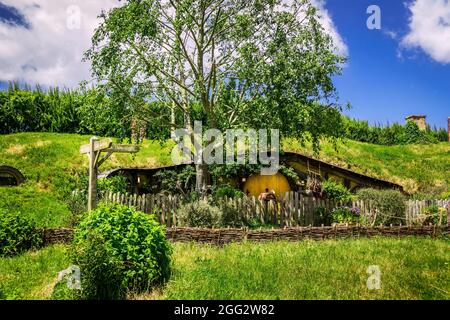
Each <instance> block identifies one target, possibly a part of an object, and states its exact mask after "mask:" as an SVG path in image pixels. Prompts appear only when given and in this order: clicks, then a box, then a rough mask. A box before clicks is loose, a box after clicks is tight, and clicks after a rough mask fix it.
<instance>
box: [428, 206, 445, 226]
mask: <svg viewBox="0 0 450 320" xmlns="http://www.w3.org/2000/svg"><path fill="white" fill-rule="evenodd" d="M423 214H424V217H423V221H422V223H423V224H430V223H431V224H433V225H435V226H438V225H446V224H447V210H446V208H442V207H439V206H437V205H431V206H428V207H426V208H425V210H424V212H423Z"/></svg>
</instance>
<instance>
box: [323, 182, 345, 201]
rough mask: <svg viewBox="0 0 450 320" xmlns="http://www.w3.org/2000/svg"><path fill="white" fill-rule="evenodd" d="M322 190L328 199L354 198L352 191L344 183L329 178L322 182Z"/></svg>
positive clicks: (343, 199)
mask: <svg viewBox="0 0 450 320" xmlns="http://www.w3.org/2000/svg"><path fill="white" fill-rule="evenodd" d="M322 192H323V193H324V194H325V196H326V197H327V198H328V199H331V200H336V201H342V202H348V201H350V200H352V193H351V192H350V191H349V190H348V189H347V188H346V187H345V186H344V185H342V184H340V183H337V182H335V181H333V180H327V181H325V182H324V183H323V184H322Z"/></svg>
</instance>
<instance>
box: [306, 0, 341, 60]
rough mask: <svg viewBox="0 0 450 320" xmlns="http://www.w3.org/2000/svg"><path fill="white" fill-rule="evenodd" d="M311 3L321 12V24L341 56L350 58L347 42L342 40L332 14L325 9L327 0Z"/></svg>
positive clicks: (314, 0)
mask: <svg viewBox="0 0 450 320" xmlns="http://www.w3.org/2000/svg"><path fill="white" fill-rule="evenodd" d="M311 3H312V4H313V5H314V6H315V7H316V8H317V9H318V10H319V15H320V16H321V19H320V23H321V24H322V26H323V27H324V29H325V31H326V32H328V34H330V35H331V37H332V38H333V41H334V45H335V46H336V49H337V52H338V53H339V54H341V55H344V56H348V47H347V44H346V43H345V41H344V40H343V39H342V37H341V35H340V34H339V31H338V29H337V27H336V25H335V24H334V22H333V19H332V17H331V14H330V13H329V12H328V10H327V9H326V7H325V4H326V1H325V0H312V1H311Z"/></svg>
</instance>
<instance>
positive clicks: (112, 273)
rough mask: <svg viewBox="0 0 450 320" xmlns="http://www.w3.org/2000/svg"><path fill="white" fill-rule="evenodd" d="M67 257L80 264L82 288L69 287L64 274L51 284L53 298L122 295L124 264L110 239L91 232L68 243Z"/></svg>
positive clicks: (111, 296) (98, 298) (100, 298)
mask: <svg viewBox="0 0 450 320" xmlns="http://www.w3.org/2000/svg"><path fill="white" fill-rule="evenodd" d="M70 257H71V261H72V262H73V263H74V264H75V265H76V266H77V267H79V268H80V275H81V279H80V280H81V288H82V290H75V289H70V288H69V287H68V286H67V279H66V278H64V279H63V280H62V281H60V283H58V284H57V285H56V286H55V289H54V291H53V298H54V299H58V300H67V299H82V300H117V299H123V298H124V297H125V294H126V292H127V283H126V281H125V275H126V272H125V271H126V265H125V264H124V263H123V261H122V260H121V258H120V257H119V256H118V255H117V254H115V250H114V248H112V247H111V243H107V242H106V241H105V240H104V239H103V238H102V237H101V236H99V235H97V234H91V235H89V236H88V238H87V239H85V240H83V241H80V242H78V243H75V244H74V245H72V247H71V249H70Z"/></svg>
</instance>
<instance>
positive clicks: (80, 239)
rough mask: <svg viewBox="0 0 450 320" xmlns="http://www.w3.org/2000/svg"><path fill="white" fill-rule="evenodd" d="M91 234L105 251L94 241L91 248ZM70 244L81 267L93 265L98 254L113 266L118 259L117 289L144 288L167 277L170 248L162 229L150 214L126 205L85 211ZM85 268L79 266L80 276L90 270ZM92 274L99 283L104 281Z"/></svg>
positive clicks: (142, 289)
mask: <svg viewBox="0 0 450 320" xmlns="http://www.w3.org/2000/svg"><path fill="white" fill-rule="evenodd" d="M92 235H95V236H96V237H99V238H100V239H101V241H103V242H104V248H105V252H106V253H105V252H102V251H101V250H100V249H99V246H100V245H99V243H98V241H97V242H95V243H94V244H95V248H97V249H96V250H94V249H95V248H92V243H89V241H92V240H91V237H92ZM74 247H75V248H78V253H76V255H78V258H76V257H75V260H76V261H75V262H77V261H78V262H81V266H83V265H84V266H89V265H91V266H95V265H96V264H97V262H98V261H100V260H101V259H102V258H101V259H100V258H98V255H100V256H101V257H103V256H105V257H106V256H107V257H108V261H110V262H111V263H110V267H111V266H116V265H117V264H116V263H115V262H114V263H113V261H119V262H120V268H119V271H120V272H119V273H118V274H120V278H121V283H122V285H121V288H122V289H124V290H127V291H134V292H142V291H146V290H148V289H149V288H150V287H151V286H153V285H156V284H160V283H163V282H165V281H167V280H168V279H169V276H170V264H171V253H172V248H171V246H170V244H169V242H168V241H167V240H166V234H165V228H164V227H163V226H161V225H159V223H158V222H157V221H156V219H155V217H154V216H153V215H146V214H144V213H142V212H138V211H136V210H135V209H133V208H130V207H127V206H123V205H118V204H114V205H102V206H100V207H99V208H97V209H96V210H94V211H92V212H89V213H87V214H86V215H85V216H84V217H83V219H82V220H81V221H80V224H79V226H78V228H77V229H76V230H75V235H74ZM80 248H81V249H80ZM86 248H87V249H86ZM83 250H84V251H83ZM106 254H107V255H106ZM83 259H85V260H83ZM98 259H100V260H98ZM86 268H87V267H86ZM86 268H84V270H83V269H81V268H80V269H81V274H82V278H83V276H85V277H86V275H89V272H91V271H89V270H87V269H86ZM111 268H112V270H114V269H117V268H115V267H114V268H113V267H111ZM108 270H109V269H108ZM86 272H87V273H86ZM92 277H93V279H97V280H98V281H100V282H103V280H104V279H103V280H102V279H99V278H95V277H94V276H92ZM82 282H83V280H82ZM91 282H92V283H94V282H95V281H94V280H92V281H91ZM91 282H89V283H91ZM83 290H87V289H83ZM89 290H90V289H89ZM95 290H98V288H97V289H95ZM95 290H93V291H95Z"/></svg>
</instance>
